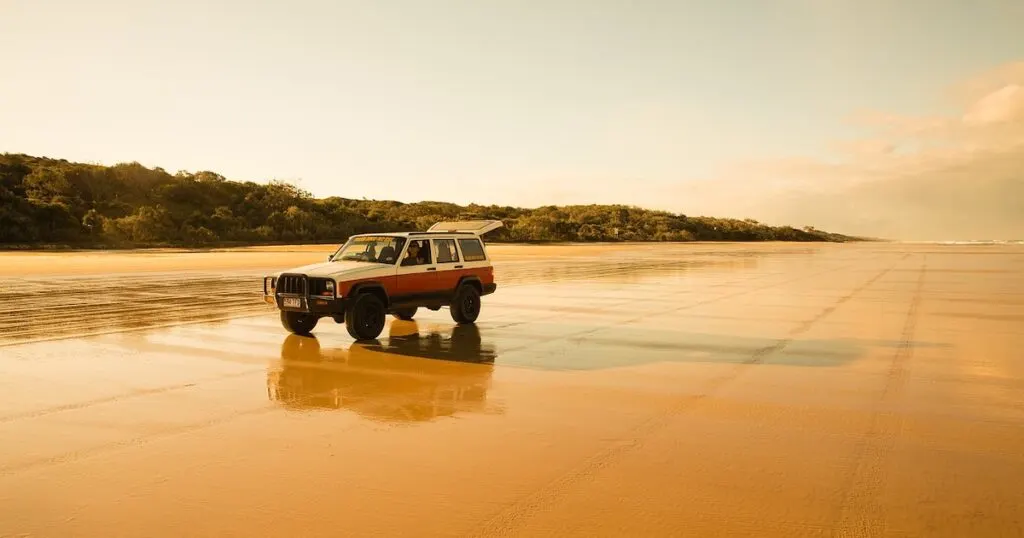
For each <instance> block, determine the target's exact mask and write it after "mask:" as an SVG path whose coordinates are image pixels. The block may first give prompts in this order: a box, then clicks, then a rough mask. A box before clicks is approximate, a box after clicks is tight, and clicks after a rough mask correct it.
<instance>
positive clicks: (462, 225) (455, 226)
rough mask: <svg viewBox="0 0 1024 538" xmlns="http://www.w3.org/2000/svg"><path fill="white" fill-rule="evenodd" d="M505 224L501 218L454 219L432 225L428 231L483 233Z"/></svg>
mask: <svg viewBox="0 0 1024 538" xmlns="http://www.w3.org/2000/svg"><path fill="white" fill-rule="evenodd" d="M502 226H504V223H502V222H501V221H500V220H453V221H442V222H438V223H437V224H435V225H433V226H431V227H430V228H429V229H428V230H427V231H428V232H471V233H475V234H476V235H483V234H485V233H487V232H490V231H492V230H497V229H498V228H501V227H502Z"/></svg>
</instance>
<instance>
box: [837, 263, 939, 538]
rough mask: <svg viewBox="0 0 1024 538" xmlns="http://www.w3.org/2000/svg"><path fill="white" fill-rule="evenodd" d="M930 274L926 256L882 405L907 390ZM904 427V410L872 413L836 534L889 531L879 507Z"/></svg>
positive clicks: (843, 495) (845, 487)
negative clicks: (916, 332)
mask: <svg viewBox="0 0 1024 538" xmlns="http://www.w3.org/2000/svg"><path fill="white" fill-rule="evenodd" d="M927 274H928V264H927V255H925V260H924V261H923V262H922V263H921V268H920V269H919V271H918V277H917V286H916V288H915V290H914V296H913V298H912V299H911V301H910V308H908V309H907V316H906V318H905V320H904V322H903V333H902V336H901V338H900V345H899V348H897V349H896V353H895V354H894V355H893V357H892V362H891V363H890V364H889V370H888V373H887V375H886V378H885V386H884V387H883V388H882V392H881V393H880V394H879V396H878V399H877V401H876V403H877V404H878V407H883V406H886V405H888V404H891V403H892V401H893V400H895V399H897V398H899V396H900V395H901V394H902V393H903V388H904V386H905V384H906V380H907V374H908V373H909V366H908V363H909V362H910V360H911V359H912V358H913V355H914V333H915V331H916V329H917V320H918V317H919V313H918V312H919V308H920V304H921V296H922V290H923V288H924V281H925V277H926V276H927ZM902 430H903V415H902V413H898V412H892V411H887V410H884V409H876V410H875V412H874V413H873V414H872V417H871V426H870V427H869V428H868V431H867V432H865V434H864V436H863V437H862V438H861V440H860V442H859V443H858V446H857V449H856V451H855V455H854V457H853V465H852V466H851V469H850V474H849V475H848V477H847V478H846V480H845V481H844V485H843V487H842V489H841V496H840V499H841V500H840V505H839V515H838V518H837V519H838V523H837V525H836V528H835V529H834V531H833V533H832V535H833V536H838V537H844V538H845V537H856V538H865V537H872V536H882V535H883V534H884V533H885V517H884V513H883V512H882V510H881V509H880V508H881V507H880V506H878V496H879V495H880V494H881V493H882V489H883V488H884V487H885V465H886V463H887V461H888V459H889V454H890V453H891V452H892V449H893V447H894V446H895V445H896V439H897V438H898V437H899V435H900V432H901V431H902Z"/></svg>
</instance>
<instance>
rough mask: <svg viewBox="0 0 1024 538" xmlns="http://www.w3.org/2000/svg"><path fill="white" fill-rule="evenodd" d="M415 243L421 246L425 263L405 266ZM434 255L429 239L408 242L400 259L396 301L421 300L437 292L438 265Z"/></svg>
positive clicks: (421, 253)
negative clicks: (408, 254)
mask: <svg viewBox="0 0 1024 538" xmlns="http://www.w3.org/2000/svg"><path fill="white" fill-rule="evenodd" d="M414 243H419V244H420V245H421V247H420V255H421V256H422V257H423V259H424V263H421V264H415V265H405V262H404V260H405V259H406V254H407V253H408V251H409V248H410V247H412V245H413V244H414ZM433 254H434V253H433V248H431V245H430V240H429V239H414V240H411V241H409V242H408V244H407V245H406V246H405V248H404V249H403V250H402V254H401V255H400V256H399V258H398V259H399V260H400V261H399V264H398V292H397V293H396V294H395V298H396V299H398V300H407V299H421V298H423V297H424V296H428V295H431V294H433V293H435V292H437V264H436V262H435V260H434V255H433Z"/></svg>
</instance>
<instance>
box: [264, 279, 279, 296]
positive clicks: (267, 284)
mask: <svg viewBox="0 0 1024 538" xmlns="http://www.w3.org/2000/svg"><path fill="white" fill-rule="evenodd" d="M276 283H277V281H276V279H275V278H274V277H272V276H268V277H265V278H264V279H263V292H264V293H270V291H271V290H273V289H274V284H276Z"/></svg>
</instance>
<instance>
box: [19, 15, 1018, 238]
mask: <svg viewBox="0 0 1024 538" xmlns="http://www.w3.org/2000/svg"><path fill="white" fill-rule="evenodd" d="M1021 28H1024V2H1021V1H1020V0H978V1H976V2H965V1H961V0H902V1H900V2H893V1H888V0H859V1H855V0H761V1H756V0H728V1H718V2H715V1H705V2H691V1H685V0H677V1H647V2H626V1H612V0H580V1H557V0H550V1H526V0H518V1H498V0H493V1H485V2H481V1H470V0H465V1H456V0H434V1H430V2H425V1H421V0H392V1H387V2H385V1H376V2H366V1H363V2H354V1H344V0H336V1H313V0H294V1H289V2H283V1H282V2H260V1H233V0H232V1H219V2H217V1H209V2H200V1H194V0H180V1H177V2H155V1H148V0H135V1H118V0H93V1H91V2H81V1H71V0H68V1H65V0H49V1H45V0H35V1H23V0H0V57H2V58H3V63H2V64H3V66H4V69H3V75H2V76H0V152H12V153H28V154H32V155H41V156H49V157H55V158H66V159H68V160H72V161H81V162H95V163H101V164H115V163H117V162H130V161H137V162H140V163H142V164H144V165H146V166H150V167H153V166H159V167H162V168H164V169H166V170H168V171H171V172H175V171H177V170H189V171H199V170H212V171H216V172H218V173H221V174H223V175H225V176H227V177H228V178H230V179H237V180H254V181H268V180H271V179H280V180H285V181H289V182H295V183H297V184H299V185H300V186H302V187H303V188H305V189H306V190H309V191H311V192H312V193H314V194H315V195H317V196H331V195H338V196H344V197H349V198H362V197H365V198H371V199H391V200H401V201H406V202H411V201H419V200H443V201H450V202H456V203H469V202H476V203H484V204H491V203H495V204H501V205H519V206H527V207H536V206H540V205H547V204H569V203H626V204H633V205H638V206H643V207H648V208H653V209H664V210H669V211H673V212H677V213H685V214H689V215H698V214H701V215H714V216H724V217H739V218H745V217H752V218H758V219H761V220H763V221H765V222H769V223H772V224H793V225H799V226H803V225H814V226H817V227H819V228H823V229H835V231H840V232H848V233H861V234H873V235H882V236H887V237H896V238H903V239H962V238H978V237H981V236H984V238H1024V211H1017V210H1018V209H1022V208H1021V207H1019V205H1014V202H1013V200H1012V196H1011V195H1017V194H1024V187H1021V184H1022V182H1024V178H1022V176H1021V174H1022V173H1024V172H1020V171H1016V172H1015V170H1017V169H1020V168H1024V167H1022V166H1019V163H1020V162H1024V136H1022V134H1024V38H1021V37H1020V36H1021V30H1020V29H1021ZM1017 159H1020V160H1017ZM1014 163H1017V166H1015V165H1014ZM979 189H982V190H981V191H979ZM1018 199H1020V197H1019V196H1018ZM950 204H952V205H950ZM958 204H959V205H958ZM965 204H974V205H965ZM951 213H952V216H951ZM1015 215H1016V216H1015ZM968 236H969V237H968Z"/></svg>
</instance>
